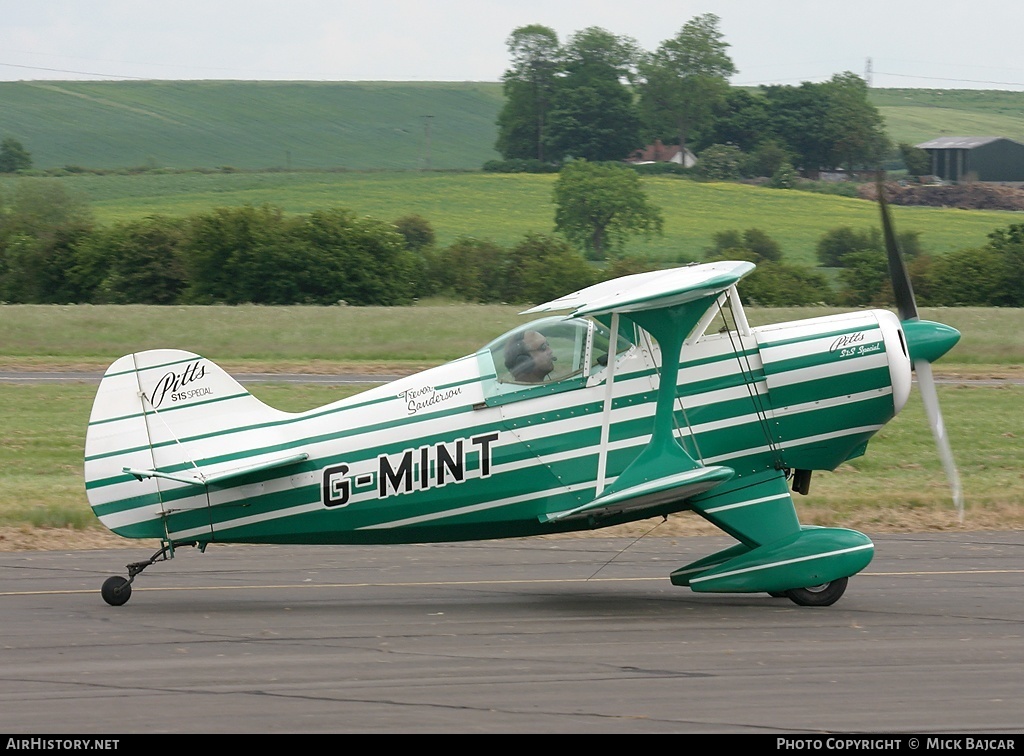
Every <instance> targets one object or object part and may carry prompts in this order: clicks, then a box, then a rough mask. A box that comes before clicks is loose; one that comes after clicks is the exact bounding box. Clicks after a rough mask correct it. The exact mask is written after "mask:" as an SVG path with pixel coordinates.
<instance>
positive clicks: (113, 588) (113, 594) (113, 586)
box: [100, 541, 204, 606]
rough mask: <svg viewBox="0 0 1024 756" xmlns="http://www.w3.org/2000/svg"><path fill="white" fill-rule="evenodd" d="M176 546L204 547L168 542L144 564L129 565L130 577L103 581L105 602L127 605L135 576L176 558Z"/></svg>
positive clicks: (112, 604)
mask: <svg viewBox="0 0 1024 756" xmlns="http://www.w3.org/2000/svg"><path fill="white" fill-rule="evenodd" d="M175 546H198V547H199V548H200V549H203V548H204V547H203V546H202V545H200V544H199V543H191V542H188V543H171V542H170V541H167V542H165V543H164V545H163V546H162V547H161V548H160V549H159V551H157V552H156V553H155V554H153V556H151V557H150V558H149V559H147V560H146V561H144V562H132V563H131V564H129V565H128V577H127V578H123V577H121V576H120V575H114V576H112V577H108V578H107V579H106V580H104V581H103V587H102V588H100V595H101V596H103V600H104V601H106V602H107V603H108V604H110V605H111V606H121V605H122V604H125V603H127V601H128V599H130V598H131V597H132V582H134V580H135V576H136V575H139V574H141V573H142V571H143V570H144V569H146V568H147V567H149V565H151V564H155V563H156V562H166V561H167V560H169V559H173V558H174V547H175Z"/></svg>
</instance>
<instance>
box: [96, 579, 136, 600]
mask: <svg viewBox="0 0 1024 756" xmlns="http://www.w3.org/2000/svg"><path fill="white" fill-rule="evenodd" d="M100 595H101V596H103V600H104V601H106V602H107V603H108V604H110V605H111V606H121V605H122V604H124V603H125V602H126V601H128V599H130V598H131V597H132V584H131V582H130V581H129V580H128V578H123V577H121V576H120V575H114V576H113V577H108V578H107V579H106V580H104V581H103V587H102V588H100Z"/></svg>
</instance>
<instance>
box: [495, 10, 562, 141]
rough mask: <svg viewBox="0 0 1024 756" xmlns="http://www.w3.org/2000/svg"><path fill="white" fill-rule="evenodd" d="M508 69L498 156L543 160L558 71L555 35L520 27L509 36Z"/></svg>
mask: <svg viewBox="0 0 1024 756" xmlns="http://www.w3.org/2000/svg"><path fill="white" fill-rule="evenodd" d="M507 45H508V51H509V54H510V55H511V57H512V65H511V67H510V68H509V69H508V70H507V71H506V72H505V75H504V77H503V80H504V92H505V104H504V106H503V107H502V109H501V112H500V113H499V114H498V141H497V144H496V145H495V146H496V148H497V150H498V152H500V153H501V154H502V156H504V157H505V158H506V159H511V158H524V159H531V158H536V159H537V160H544V159H545V154H544V148H545V137H546V135H547V119H548V112H549V111H550V110H551V107H552V102H553V99H554V96H555V88H556V85H557V78H558V76H559V73H560V71H561V65H562V64H561V56H562V51H561V46H560V44H559V42H558V34H557V33H555V31H554V30H552V29H550V28H549V27H547V26H541V25H540V24H532V25H530V26H521V27H519V28H518V29H516V30H515V31H513V32H512V34H511V35H509V38H508V41H507Z"/></svg>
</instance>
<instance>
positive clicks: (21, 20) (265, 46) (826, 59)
mask: <svg viewBox="0 0 1024 756" xmlns="http://www.w3.org/2000/svg"><path fill="white" fill-rule="evenodd" d="M703 13H714V14H715V15H717V16H718V17H719V19H720V24H719V29H720V31H721V32H722V34H723V37H724V39H725V41H726V42H727V43H728V44H729V45H730V48H729V53H730V55H731V57H732V59H733V62H734V63H735V65H736V67H737V68H738V69H739V73H738V74H737V75H736V76H734V77H733V78H732V83H733V84H736V85H757V84H770V83H778V84H799V83H800V82H802V81H814V82H818V81H825V80H827V79H829V78H831V77H832V76H833V75H834V74H836V73H842V72H844V71H852V72H854V73H856V74H858V75H860V76H865V77H866V78H869V80H870V83H871V84H872V86H875V87H925V88H941V89H1006V90H1015V91H1024V54H1022V52H1021V34H1022V32H1024V2H1021V0H971V1H968V0H715V1H710V2H687V1H686V0H641V1H640V2H629V1H628V0H627V1H623V0H586V1H585V2H581V1H579V0H274V1H273V2H271V1H270V0H202V1H199V0H0V19H2V24H0V80H6V81H13V80H22V79H25V80H31V79H92V80H106V79H134V78H141V79H294V80H316V81H498V80H500V78H501V75H502V73H503V72H504V71H505V69H506V68H507V67H508V62H509V58H508V50H507V47H506V40H507V38H508V35H509V33H510V32H511V31H512V30H513V29H515V28H517V27H520V26H525V25H527V24H543V25H545V26H549V27H551V28H552V29H554V30H555V31H556V32H558V35H559V38H560V39H561V40H562V41H565V40H566V39H567V38H568V37H569V36H570V35H572V34H573V33H574V32H577V31H580V30H582V29H585V28H587V27H590V26H599V27H602V28H604V29H606V30H608V31H610V32H612V33H613V34H617V35H622V36H628V37H632V38H633V39H635V40H636V41H637V42H638V43H639V44H640V46H641V47H643V48H644V49H646V50H654V49H656V48H657V46H658V45H659V44H660V43H661V42H662V41H664V40H666V39H669V38H671V37H673V36H675V35H676V34H677V33H678V31H679V30H680V28H682V26H683V24H685V23H686V22H687V21H689V20H690V19H692V18H693V17H695V16H697V15H700V14H703ZM869 61H870V63H869ZM869 72H870V75H869Z"/></svg>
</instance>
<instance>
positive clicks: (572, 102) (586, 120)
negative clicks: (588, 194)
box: [545, 26, 642, 161]
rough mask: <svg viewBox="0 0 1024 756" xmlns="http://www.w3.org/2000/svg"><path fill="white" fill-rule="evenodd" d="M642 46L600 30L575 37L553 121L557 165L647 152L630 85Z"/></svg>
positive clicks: (550, 140)
mask: <svg viewBox="0 0 1024 756" xmlns="http://www.w3.org/2000/svg"><path fill="white" fill-rule="evenodd" d="M635 59H636V43H635V42H634V41H633V40H631V39H629V38H628V37H618V36H616V35H614V34H612V33H611V32H608V31H606V30H604V29H601V28H600V27H596V26H595V27H590V28H587V29H584V30H583V31H581V32H577V33H576V34H574V35H573V36H572V37H571V38H570V40H569V42H568V44H567V45H566V46H565V48H564V50H563V75H562V76H561V77H560V78H559V79H558V82H557V87H556V98H555V102H556V103H557V104H556V105H555V106H554V107H552V109H551V111H550V113H549V115H548V130H547V136H546V137H545V146H546V154H547V155H548V156H549V157H551V158H554V159H555V160H559V161H561V160H564V159H565V158H583V159H585V160H591V161H595V160H621V159H622V158H624V157H625V156H626V155H628V154H629V152H630V151H632V150H634V149H636V148H637V147H639V146H641V144H642V142H641V139H640V120H639V117H638V115H637V110H636V105H635V104H634V97H633V93H632V91H631V90H630V89H629V88H628V87H627V86H626V84H625V82H626V80H627V79H628V78H629V77H630V76H631V75H632V70H633V67H634V61H635Z"/></svg>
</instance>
